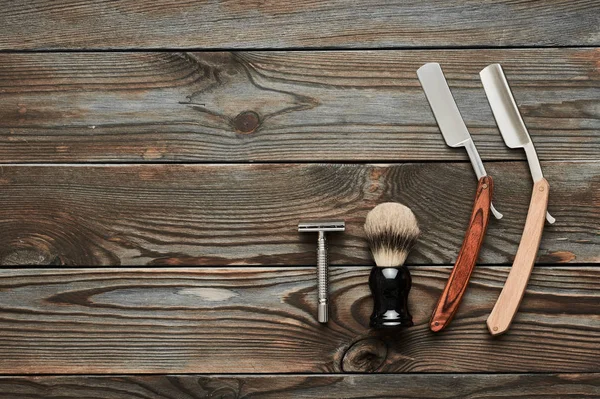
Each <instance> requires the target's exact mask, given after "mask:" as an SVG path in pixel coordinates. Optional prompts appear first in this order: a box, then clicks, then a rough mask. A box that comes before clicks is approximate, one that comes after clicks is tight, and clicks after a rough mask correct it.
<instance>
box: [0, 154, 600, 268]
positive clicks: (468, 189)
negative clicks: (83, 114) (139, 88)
mask: <svg viewBox="0 0 600 399" xmlns="http://www.w3.org/2000/svg"><path fill="white" fill-rule="evenodd" d="M542 167H543V170H544V173H545V176H546V177H547V178H548V180H549V181H550V182H551V183H550V184H551V197H550V206H549V209H550V212H551V213H552V214H553V215H554V217H556V218H557V222H556V224H554V225H552V226H547V227H546V229H545V232H544V235H543V241H542V244H541V249H540V252H539V257H538V263H540V264H555V263H564V262H572V263H579V264H581V263H597V262H599V261H600V253H599V251H598V247H599V246H600V245H599V244H600V235H599V234H598V226H599V225H600V207H598V204H599V201H600V196H599V195H598V194H599V190H600V162H598V161H576V162H544V163H543V164H542ZM488 172H489V173H490V174H491V175H492V176H494V178H495V196H494V200H495V204H496V206H497V207H498V209H500V210H501V211H502V212H504V213H505V215H506V216H505V217H504V218H503V219H502V220H498V221H496V220H494V221H492V222H491V226H490V228H489V231H488V233H487V237H486V240H485V244H484V247H483V251H482V252H481V257H480V258H481V262H480V263H485V264H511V263H512V260H513V258H514V254H515V252H516V249H517V246H518V243H519V240H520V237H521V233H522V230H523V226H524V224H525V217H526V214H527V209H528V206H529V197H530V195H531V194H530V193H531V186H532V183H531V178H530V175H529V170H528V168H527V165H526V163H525V162H518V163H517V162H501V163H492V164H490V165H489V166H488ZM476 183H477V182H476V179H475V177H474V175H473V171H472V168H471V166H470V164H467V163H452V164H447V163H410V164H401V165H389V166H386V165H381V164H380V165H368V164H350V165H340V164H326V165H324V164H261V165H224V164H220V165H170V164H166V165H139V164H137V165H134V164H130V165H76V166H75V165H54V166H48V165H20V166H16V165H8V166H3V167H2V180H0V203H2V204H3V206H2V207H1V208H0V230H1V231H2V232H3V233H2V235H1V236H0V264H4V265H10V264H24V263H26V264H62V265H67V266H80V265H85V266H101V265H106V266H110V265H113V266H116V265H130V266H143V265H156V266H159V265H163V266H165V265H209V266H214V265H286V264H287V265H312V264H314V263H315V259H314V258H315V248H316V235H314V234H300V233H298V231H297V230H298V229H297V225H298V221H299V220H301V219H308V220H314V219H344V220H346V222H347V223H348V227H347V230H346V232H345V233H343V234H332V235H331V237H330V241H331V251H330V255H331V261H332V263H333V264H336V265H361V264H363V265H364V264H368V263H370V262H372V261H371V257H370V254H369V251H368V248H367V245H366V240H365V237H364V232H363V224H364V219H365V216H366V214H367V212H368V211H369V210H370V209H372V208H373V207H374V206H375V205H376V204H378V203H381V202H386V201H391V200H393V201H400V202H402V203H405V204H406V205H408V206H410V207H411V208H412V209H413V210H414V212H415V214H416V215H417V217H418V220H419V223H420V226H421V229H422V230H423V233H422V235H421V238H420V240H419V243H418V245H417V246H416V248H415V250H414V252H413V253H412V254H411V256H410V257H409V258H408V261H407V264H411V265H412V264H447V265H449V264H453V262H454V260H455V258H456V256H457V254H458V250H459V249H460V245H461V242H462V240H463V236H464V230H465V226H466V224H467V223H468V220H469V217H470V214H471V207H472V205H473V198H472V197H473V193H474V192H475V186H476Z"/></svg>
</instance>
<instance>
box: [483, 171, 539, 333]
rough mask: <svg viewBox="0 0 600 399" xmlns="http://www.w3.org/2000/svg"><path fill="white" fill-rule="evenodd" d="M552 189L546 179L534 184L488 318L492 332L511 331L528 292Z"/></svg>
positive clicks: (488, 324)
mask: <svg viewBox="0 0 600 399" xmlns="http://www.w3.org/2000/svg"><path fill="white" fill-rule="evenodd" d="M549 192H550V185H549V184H548V182H547V181H546V179H543V178H542V179H540V180H538V181H537V182H536V183H535V184H534V185H533V193H532V194H531V202H530V203H529V210H528V212H527V219H526V220H525V228H524V229H523V235H522V236H521V242H520V243H519V249H517V254H516V255H515V260H514V262H513V265H512V268H511V269H510V273H509V274H508V278H507V279H506V282H505V283H504V288H502V292H501V293H500V296H499V297H498V300H497V301H496V304H495V305H494V308H493V309H492V313H490V315H489V317H488V319H487V326H488V330H489V331H490V333H491V334H492V335H499V334H502V333H504V332H506V331H507V330H508V328H509V327H510V325H511V323H512V320H513V318H514V316H515V314H516V313H517V310H518V309H519V305H520V304H521V300H522V299H523V295H524V294H525V288H526V287H527V283H528V282H529V276H530V275H531V271H532V270H533V265H534V262H535V258H536V256H537V252H538V249H539V247H540V242H541V240H542V231H543V229H544V221H545V218H546V212H547V208H548V194H549Z"/></svg>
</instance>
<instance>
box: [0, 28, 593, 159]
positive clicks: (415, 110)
mask: <svg viewBox="0 0 600 399" xmlns="http://www.w3.org/2000/svg"><path fill="white" fill-rule="evenodd" d="M564 36H568V35H564ZM0 37H2V35H0ZM428 61H438V62H440V63H442V65H443V68H444V71H445V73H446V75H447V77H448V80H449V83H450V86H451V87H452V90H453V93H454V95H455V97H456V100H457V102H458V105H459V107H460V109H461V112H462V114H463V116H464V118H465V120H466V123H467V125H468V126H469V128H470V130H471V133H472V134H473V137H474V140H475V142H476V144H477V147H478V148H479V150H480V152H481V154H482V157H483V159H484V160H514V159H524V156H523V154H522V151H515V150H510V149H508V148H507V147H506V146H505V145H504V142H503V141H502V139H501V137H500V135H499V133H498V130H497V128H496V125H495V121H494V118H493V116H492V113H491V111H490V109H489V106H488V103H487V100H486V97H485V94H484V92H483V88H482V87H481V83H480V81H479V75H478V72H479V70H481V69H482V68H483V67H484V66H486V65H488V64H490V63H493V62H500V63H502V64H503V65H504V68H505V71H506V73H507V76H508V78H509V79H510V83H511V86H512V88H513V90H514V92H515V97H516V99H517V102H518V103H519V105H520V109H521V112H522V113H523V116H524V118H525V122H526V123H527V125H528V127H529V129H530V132H531V134H532V137H533V141H534V143H535V145H536V148H537V150H538V153H539V156H540V158H541V159H546V160H561V159H568V160H574V159H597V158H598V153H600V111H599V110H600V108H599V107H598V104H599V103H600V72H599V70H598V62H599V61H600V49H598V48H586V49H527V50H462V51H369V52H364V51H359V52H356V51H349V52H345V51H344V52H242V53H74V54H73V53H71V54H60V53H59V54H53V53H50V54H0V93H1V95H0V161H1V162H56V161H58V162H70V161H111V162H113V161H116V162H123V161H135V162H144V161H156V160H160V161H168V162H170V161H203V162H223V161H224V162H232V161H235V162H238V161H324V160H329V161H353V162H355V161H374V160H375V161H403V160H466V159H467V158H466V155H465V152H464V151H463V150H460V149H450V148H448V147H446V145H445V143H444V141H443V139H442V137H441V135H440V133H439V130H438V127H437V124H436V123H435V120H434V118H433V115H432V113H431V110H430V108H429V105H428V104H427V100H426V99H425V96H424V94H423V92H422V90H421V87H420V85H419V82H418V80H417V77H416V73H415V71H416V70H417V68H418V67H419V66H421V65H422V64H423V63H425V62H428Z"/></svg>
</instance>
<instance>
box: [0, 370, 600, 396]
mask: <svg viewBox="0 0 600 399" xmlns="http://www.w3.org/2000/svg"><path fill="white" fill-rule="evenodd" d="M0 391H2V392H3V398H4V399H25V398H26V399H42V398H59V397H60V398H61V399H71V398H72V399H81V398H87V399H101V398H110V399H131V398H138V399H175V398H177V399H201V398H202V399H204V398H220V399H236V398H263V399H281V398H283V397H293V398H298V399H303V398H304V399H322V398H348V399H351V398H374V397H377V398H410V399H457V398H477V399H497V398H513V399H539V398H555V399H556V398H565V399H572V398H582V399H594V398H600V374H550V375H539V374H502V375H490V374H481V375H461V374H458V375H448V374H441V375H440V374H437V375H422V374H413V375H364V374H361V375H343V374H333V375H276V376H259V375H231V376H214V377H207V376H204V375H166V376H123V375H118V376H77V377H73V376H69V377H4V378H0Z"/></svg>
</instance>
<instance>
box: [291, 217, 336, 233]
mask: <svg viewBox="0 0 600 399" xmlns="http://www.w3.org/2000/svg"><path fill="white" fill-rule="evenodd" d="M344 230H346V222H344V221H343V220H333V221H329V220H325V221H322V220H316V221H307V222H300V223H298V231H299V232H301V233H310V232H319V231H344Z"/></svg>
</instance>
